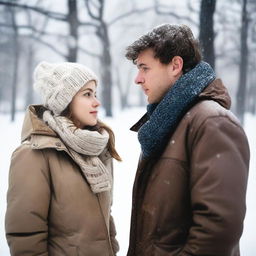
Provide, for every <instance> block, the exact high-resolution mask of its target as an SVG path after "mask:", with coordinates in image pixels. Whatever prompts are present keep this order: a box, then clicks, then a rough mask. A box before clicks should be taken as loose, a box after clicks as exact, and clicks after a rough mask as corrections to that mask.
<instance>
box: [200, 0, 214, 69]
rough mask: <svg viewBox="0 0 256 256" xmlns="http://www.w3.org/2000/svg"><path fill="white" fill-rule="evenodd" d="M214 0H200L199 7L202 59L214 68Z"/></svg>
mask: <svg viewBox="0 0 256 256" xmlns="http://www.w3.org/2000/svg"><path fill="white" fill-rule="evenodd" d="M215 6H216V0H202V1H201V7H200V28H199V31H200V33H199V41H200V44H201V47H202V53H203V57H204V60H205V61H206V62H208V63H209V64H210V65H211V66H212V68H213V69H214V68H215V51H214V19H213V16H214V12H215Z"/></svg>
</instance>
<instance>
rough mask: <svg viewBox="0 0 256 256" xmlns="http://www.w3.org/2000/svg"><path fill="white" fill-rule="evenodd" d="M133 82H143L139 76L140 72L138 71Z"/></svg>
mask: <svg viewBox="0 0 256 256" xmlns="http://www.w3.org/2000/svg"><path fill="white" fill-rule="evenodd" d="M134 82H135V84H142V83H144V79H143V77H142V76H141V74H140V72H138V74H137V76H136V77H135V80H134Z"/></svg>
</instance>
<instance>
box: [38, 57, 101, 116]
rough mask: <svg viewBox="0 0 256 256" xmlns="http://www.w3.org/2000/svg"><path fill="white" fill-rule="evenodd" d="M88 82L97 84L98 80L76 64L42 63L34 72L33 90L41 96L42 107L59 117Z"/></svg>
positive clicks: (90, 72)
mask: <svg viewBox="0 0 256 256" xmlns="http://www.w3.org/2000/svg"><path fill="white" fill-rule="evenodd" d="M89 81H95V82H96V84H97V81H98V78H97V77H96V75H95V74H94V73H93V72H92V71H91V70H90V69H89V68H87V67H85V66H83V65H80V64H78V63H72V62H62V63H53V64H52V63H48V62H45V61H43V62H40V63H39V64H38V65H37V67H36V68H35V71H34V89H35V90H36V91H38V92H39V94H40V95H41V96H42V99H43V104H44V106H45V107H46V108H47V109H49V110H51V111H52V112H53V113H54V114H55V115H59V114H60V113H61V112H62V111H63V110H64V109H65V108H66V107H67V106H68V104H69V103H70V102H71V101H72V98H73V97H74V96H75V94H76V93H77V92H78V91H79V90H80V89H81V88H82V87H83V86H84V85H85V84H86V83H88V82H89Z"/></svg>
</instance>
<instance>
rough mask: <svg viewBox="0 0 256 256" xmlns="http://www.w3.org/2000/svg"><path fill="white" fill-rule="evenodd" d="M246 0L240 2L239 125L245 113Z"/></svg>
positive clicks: (237, 98)
mask: <svg viewBox="0 0 256 256" xmlns="http://www.w3.org/2000/svg"><path fill="white" fill-rule="evenodd" d="M246 8H247V0H243V2H242V15H241V17H242V20H241V21H242V22H241V23H242V27H241V34H240V37H241V48H240V54H241V56H240V66H239V84H238V90H237V95H236V113H237V115H238V118H239V119H240V121H241V123H242V124H243V122H244V112H245V96H246V85H247V68H248V44H247V37H248V22H249V21H248V16H247V10H246Z"/></svg>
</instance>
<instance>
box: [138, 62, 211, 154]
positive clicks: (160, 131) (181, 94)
mask: <svg viewBox="0 0 256 256" xmlns="http://www.w3.org/2000/svg"><path fill="white" fill-rule="evenodd" d="M214 79H215V73H214V71H213V69H212V68H211V66H210V65H209V64H208V63H206V62H200V63H199V64H198V65H197V66H196V67H195V68H193V69H192V70H190V71H189V72H187V73H185V74H184V75H182V76H181V77H180V78H179V79H178V80H177V81H176V82H175V83H174V85H173V86H172V87H171V88H170V89H169V91H168V92H167V93H166V95H165V96H164V98H163V99H162V100H161V101H160V103H159V104H149V105H148V107H147V112H148V116H149V120H148V121H147V122H146V123H145V124H144V125H142V127H141V128H140V129H139V132H138V139H139V142H140V144H141V149H142V154H143V156H144V157H150V156H154V155H157V154H159V153H160V152H161V151H162V150H163V149H164V147H165V146H166V144H167V142H168V139H169V136H170V135H171V134H172V133H173V132H174V130H175V128H176V126H177V125H178V123H179V121H180V119H181V117H182V116H183V115H184V114H185V113H186V112H187V111H188V110H189V109H190V108H191V106H192V105H193V104H195V102H196V101H197V99H198V95H199V94H200V93H201V92H202V91H203V90H204V88H205V87H206V86H207V85H208V84H209V83H211V82H212V81H213V80H214Z"/></svg>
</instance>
